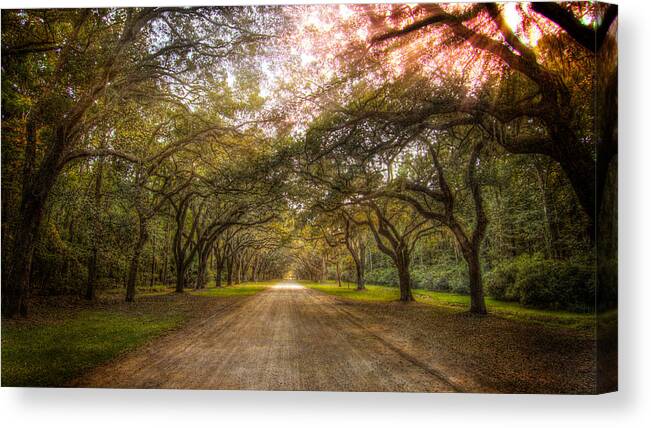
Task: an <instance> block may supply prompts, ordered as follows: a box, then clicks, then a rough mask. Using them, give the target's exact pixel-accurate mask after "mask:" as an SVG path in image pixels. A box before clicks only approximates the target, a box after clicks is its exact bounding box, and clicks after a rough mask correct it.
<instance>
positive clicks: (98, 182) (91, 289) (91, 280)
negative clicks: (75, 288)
mask: <svg viewBox="0 0 651 428" xmlns="http://www.w3.org/2000/svg"><path fill="white" fill-rule="evenodd" d="M103 166H104V160H103V159H100V161H99V162H98V164H97V174H96V176H95V201H94V202H95V206H94V207H93V208H94V210H95V212H94V213H93V223H94V224H93V226H94V229H95V230H94V231H93V248H92V249H91V254H90V257H89V259H88V280H87V282H86V294H85V296H84V297H85V298H86V300H94V299H95V281H96V280H97V253H98V241H99V239H100V237H99V236H97V235H98V234H99V233H100V222H99V215H100V209H101V205H100V203H101V198H102V172H103Z"/></svg>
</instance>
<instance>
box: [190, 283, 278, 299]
mask: <svg viewBox="0 0 651 428" xmlns="http://www.w3.org/2000/svg"><path fill="white" fill-rule="evenodd" d="M275 283H277V281H267V282H246V283H242V284H238V285H233V286H230V287H220V288H216V287H214V286H211V287H208V288H205V289H203V290H198V291H194V292H193V294H194V295H197V296H208V297H236V296H252V295H254V294H256V293H259V292H260V291H263V290H265V289H267V288H268V287H270V286H272V285H273V284H275Z"/></svg>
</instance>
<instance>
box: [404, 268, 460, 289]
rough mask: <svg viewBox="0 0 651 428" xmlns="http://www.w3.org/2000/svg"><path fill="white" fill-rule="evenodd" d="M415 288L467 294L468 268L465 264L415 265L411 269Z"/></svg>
mask: <svg viewBox="0 0 651 428" xmlns="http://www.w3.org/2000/svg"><path fill="white" fill-rule="evenodd" d="M411 276H412V282H413V284H414V287H415V288H424V289H426V290H434V291H447V292H452V293H457V294H468V293H469V292H470V289H469V287H468V269H467V267H466V265H465V264H463V263H460V264H456V263H455V264H448V265H445V264H442V265H435V266H417V267H415V268H413V269H412V271H411Z"/></svg>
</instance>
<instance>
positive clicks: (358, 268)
mask: <svg viewBox="0 0 651 428" xmlns="http://www.w3.org/2000/svg"><path fill="white" fill-rule="evenodd" d="M355 275H356V280H357V291H361V290H365V289H366V287H365V286H364V265H363V263H362V262H361V261H360V262H358V261H355Z"/></svg>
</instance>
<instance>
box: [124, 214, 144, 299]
mask: <svg viewBox="0 0 651 428" xmlns="http://www.w3.org/2000/svg"><path fill="white" fill-rule="evenodd" d="M139 229H140V230H139V234H138V242H136V247H135V248H134V251H133V256H132V257H131V263H130V264H129V277H128V279H127V295H126V298H125V300H126V301H127V302H133V300H134V298H135V297H136V278H138V267H139V265H140V254H141V253H142V248H143V247H144V246H145V241H146V240H147V225H146V223H145V221H144V219H140V227H139Z"/></svg>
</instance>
